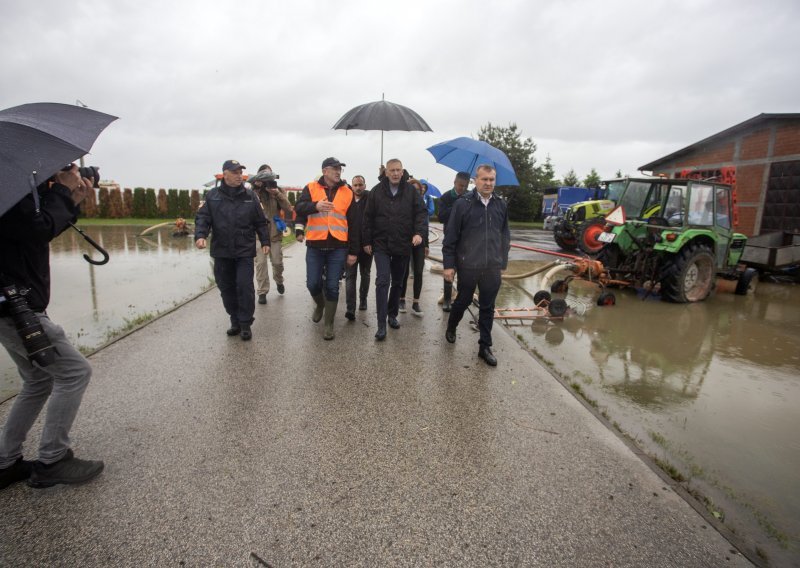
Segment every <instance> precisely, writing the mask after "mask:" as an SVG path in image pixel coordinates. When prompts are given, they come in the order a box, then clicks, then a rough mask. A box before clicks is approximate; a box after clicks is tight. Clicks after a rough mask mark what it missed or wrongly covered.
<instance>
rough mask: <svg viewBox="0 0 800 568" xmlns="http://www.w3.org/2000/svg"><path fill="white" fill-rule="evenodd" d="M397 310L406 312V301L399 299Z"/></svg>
mask: <svg viewBox="0 0 800 568" xmlns="http://www.w3.org/2000/svg"><path fill="white" fill-rule="evenodd" d="M398 311H399V312H400V313H401V314H404V313H406V301H405V300H400V307H399V308H398Z"/></svg>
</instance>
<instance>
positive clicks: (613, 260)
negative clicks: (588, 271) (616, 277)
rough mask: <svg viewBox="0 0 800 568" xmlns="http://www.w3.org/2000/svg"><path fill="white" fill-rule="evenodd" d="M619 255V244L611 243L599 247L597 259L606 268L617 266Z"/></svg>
mask: <svg viewBox="0 0 800 568" xmlns="http://www.w3.org/2000/svg"><path fill="white" fill-rule="evenodd" d="M621 256H622V254H621V251H620V248H619V245H618V244H614V243H611V244H607V245H605V246H604V247H603V248H601V249H600V252H599V253H598V254H597V260H599V261H600V262H602V263H603V266H605V267H606V268H619V265H620V257H621Z"/></svg>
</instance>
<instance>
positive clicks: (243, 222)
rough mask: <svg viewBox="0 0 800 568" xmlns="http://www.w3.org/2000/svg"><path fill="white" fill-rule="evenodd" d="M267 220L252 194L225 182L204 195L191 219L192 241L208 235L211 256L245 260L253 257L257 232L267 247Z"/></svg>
mask: <svg viewBox="0 0 800 568" xmlns="http://www.w3.org/2000/svg"><path fill="white" fill-rule="evenodd" d="M267 224H268V221H267V217H266V215H264V210H263V209H262V208H261V203H260V202H259V200H258V197H257V196H256V194H255V193H253V191H251V190H249V189H245V187H244V185H240V186H239V187H228V186H227V185H225V184H224V183H223V184H222V185H220V186H219V187H215V188H214V189H212V190H211V191H209V192H208V195H206V202H205V203H204V204H203V206H202V207H201V208H200V209H198V210H197V214H196V216H195V219H194V240H197V239H207V238H208V236H209V235H211V237H212V238H211V256H212V257H214V258H245V257H248V256H249V257H254V256H255V255H256V233H258V240H259V241H261V245H262V246H264V245H267V246H269V231H268V230H267Z"/></svg>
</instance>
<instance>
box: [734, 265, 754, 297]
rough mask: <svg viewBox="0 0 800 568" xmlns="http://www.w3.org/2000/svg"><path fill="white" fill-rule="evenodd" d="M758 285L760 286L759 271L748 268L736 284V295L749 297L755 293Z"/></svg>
mask: <svg viewBox="0 0 800 568" xmlns="http://www.w3.org/2000/svg"><path fill="white" fill-rule="evenodd" d="M756 284H758V270H756V269H755V268H747V269H745V271H744V272H742V273H741V274H740V275H739V281H738V282H737V283H736V290H735V291H734V294H736V295H737V296H747V294H748V293H750V292H754V291H755V289H756Z"/></svg>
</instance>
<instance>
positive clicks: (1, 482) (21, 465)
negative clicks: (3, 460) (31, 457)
mask: <svg viewBox="0 0 800 568" xmlns="http://www.w3.org/2000/svg"><path fill="white" fill-rule="evenodd" d="M32 469H33V462H31V461H26V460H24V459H22V458H19V459H18V460H17V461H15V462H14V463H12V464H11V465H10V466H8V467H7V468H5V469H0V489H5V488H6V487H8V486H9V485H12V484H14V483H16V482H17V481H23V480H25V479H28V478H29V477H30V476H31V470H32Z"/></svg>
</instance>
